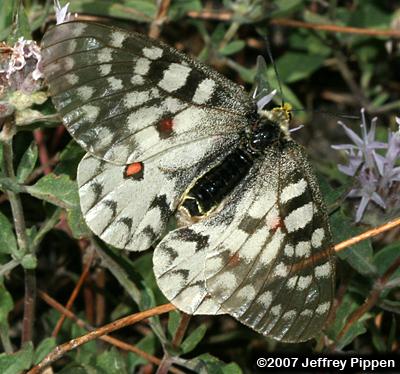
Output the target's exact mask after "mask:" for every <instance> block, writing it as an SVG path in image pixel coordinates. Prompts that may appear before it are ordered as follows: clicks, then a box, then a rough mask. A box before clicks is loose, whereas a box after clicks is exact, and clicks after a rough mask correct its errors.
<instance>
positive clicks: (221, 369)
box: [186, 353, 242, 374]
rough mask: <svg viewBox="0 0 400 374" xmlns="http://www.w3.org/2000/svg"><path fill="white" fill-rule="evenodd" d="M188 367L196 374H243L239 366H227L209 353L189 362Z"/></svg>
mask: <svg viewBox="0 0 400 374" xmlns="http://www.w3.org/2000/svg"><path fill="white" fill-rule="evenodd" d="M186 365H187V367H188V368H190V369H192V370H193V371H194V372H195V373H200V374H242V370H241V369H240V367H239V366H238V365H237V364H235V363H230V364H225V363H224V362H222V361H220V360H219V359H218V358H216V357H214V356H212V355H210V354H209V353H205V354H202V355H200V356H197V357H196V358H193V359H191V360H187V361H186Z"/></svg>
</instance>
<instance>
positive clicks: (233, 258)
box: [228, 253, 240, 267]
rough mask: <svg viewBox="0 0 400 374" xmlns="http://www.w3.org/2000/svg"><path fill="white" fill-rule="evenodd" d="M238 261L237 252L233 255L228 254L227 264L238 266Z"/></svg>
mask: <svg viewBox="0 0 400 374" xmlns="http://www.w3.org/2000/svg"><path fill="white" fill-rule="evenodd" d="M239 263H240V257H239V253H235V254H234V255H232V256H230V257H229V259H228V266H233V267H234V266H238V265H239Z"/></svg>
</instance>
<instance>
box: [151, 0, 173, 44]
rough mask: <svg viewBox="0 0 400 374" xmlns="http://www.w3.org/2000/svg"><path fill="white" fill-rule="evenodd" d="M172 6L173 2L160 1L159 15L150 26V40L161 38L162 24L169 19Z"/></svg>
mask: <svg viewBox="0 0 400 374" xmlns="http://www.w3.org/2000/svg"><path fill="white" fill-rule="evenodd" d="M170 5H171V0H160V1H159V6H158V9H157V15H156V18H155V19H154V21H153V22H152V23H151V25H150V30H149V36H150V38H154V39H157V38H158V37H159V36H160V32H161V27H162V24H163V23H164V22H165V20H166V19H167V14H168V9H169V6H170Z"/></svg>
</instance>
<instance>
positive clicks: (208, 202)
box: [180, 146, 254, 217]
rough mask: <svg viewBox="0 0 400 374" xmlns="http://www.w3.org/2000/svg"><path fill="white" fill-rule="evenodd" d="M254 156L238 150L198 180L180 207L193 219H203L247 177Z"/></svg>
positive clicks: (242, 149)
mask: <svg viewBox="0 0 400 374" xmlns="http://www.w3.org/2000/svg"><path fill="white" fill-rule="evenodd" d="M253 161H254V155H253V154H251V153H250V152H249V151H248V150H247V149H246V148H245V147H243V146H241V147H238V148H236V149H235V150H234V151H233V152H232V153H230V154H228V155H227V156H226V157H225V158H224V159H223V160H222V161H221V162H220V163H219V164H218V165H216V166H215V167H213V168H212V169H211V170H209V171H208V172H207V173H205V174H204V175H203V176H201V177H200V178H198V179H197V180H196V182H195V183H194V185H193V186H192V187H191V188H190V189H189V190H188V191H187V192H186V194H185V195H184V197H183V200H182V203H181V204H180V207H183V209H186V210H187V212H188V213H189V215H190V216H191V217H202V216H205V215H207V214H208V213H210V212H211V211H212V210H213V209H214V208H216V207H217V206H218V205H219V204H220V203H221V202H222V200H223V199H224V198H225V197H226V196H227V195H228V194H229V193H230V192H231V191H232V190H233V189H234V188H235V187H236V186H237V185H238V183H239V182H240V181H241V180H242V179H243V178H244V177H245V176H246V174H247V173H248V172H249V170H250V168H251V166H252V165H253Z"/></svg>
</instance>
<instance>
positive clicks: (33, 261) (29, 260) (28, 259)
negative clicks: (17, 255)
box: [21, 254, 37, 269]
mask: <svg viewBox="0 0 400 374" xmlns="http://www.w3.org/2000/svg"><path fill="white" fill-rule="evenodd" d="M21 265H22V267H23V268H24V269H36V267H37V258H36V256H35V255H34V254H27V255H26V256H24V257H22V260H21Z"/></svg>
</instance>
